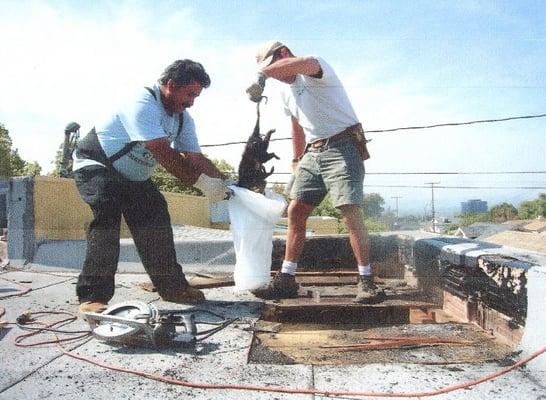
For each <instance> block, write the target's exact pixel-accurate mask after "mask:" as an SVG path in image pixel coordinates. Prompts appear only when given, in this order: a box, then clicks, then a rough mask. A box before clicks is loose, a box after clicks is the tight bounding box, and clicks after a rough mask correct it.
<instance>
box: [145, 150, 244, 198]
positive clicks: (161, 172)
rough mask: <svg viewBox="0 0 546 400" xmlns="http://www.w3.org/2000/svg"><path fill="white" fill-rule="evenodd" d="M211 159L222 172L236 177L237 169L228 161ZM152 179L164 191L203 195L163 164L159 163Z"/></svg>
mask: <svg viewBox="0 0 546 400" xmlns="http://www.w3.org/2000/svg"><path fill="white" fill-rule="evenodd" d="M211 161H212V162H213V163H214V165H216V168H218V169H219V170H220V171H221V172H222V173H224V174H226V175H227V176H229V177H230V178H231V179H234V177H235V169H234V168H233V167H232V166H231V165H230V164H229V163H228V162H227V161H225V160H216V159H213V160H211ZM152 181H153V182H154V183H155V184H156V185H157V187H158V188H159V190H161V191H163V192H173V193H184V194H191V195H194V196H202V195H203V194H202V193H201V191H200V190H198V189H195V188H194V187H193V186H191V185H185V184H184V183H182V182H181V181H180V180H178V179H177V178H175V177H174V176H172V175H171V174H170V173H168V172H167V171H166V170H165V168H163V167H162V166H161V165H158V166H157V168H156V169H155V171H154V173H153V174H152Z"/></svg>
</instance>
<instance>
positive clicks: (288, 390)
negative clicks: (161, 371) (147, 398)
mask: <svg viewBox="0 0 546 400" xmlns="http://www.w3.org/2000/svg"><path fill="white" fill-rule="evenodd" d="M33 314H34V315H37V314H41V315H44V314H63V315H69V316H71V317H69V318H67V319H64V320H61V321H57V322H53V323H51V324H46V323H43V322H38V321H36V320H28V322H30V324H38V325H41V326H42V327H45V329H44V331H48V328H51V327H57V328H58V327H61V326H64V325H66V323H69V322H70V321H73V320H74V319H75V318H77V317H76V316H74V315H73V314H71V313H69V312H66V311H58V312H55V311H53V312H50V311H46V312H37V313H33ZM28 317H30V315H28ZM49 330H50V331H51V333H53V334H54V335H55V336H56V338H57V340H52V341H44V342H35V343H30V344H28V345H24V344H23V343H22V341H23V340H24V339H26V338H28V337H30V336H34V335H36V334H38V333H39V331H35V332H32V333H28V334H25V335H20V336H19V337H17V338H16V339H15V342H16V346H23V347H30V346H37V345H41V344H48V343H56V344H57V346H59V348H60V350H61V352H62V353H63V354H65V355H67V356H69V357H72V358H75V359H77V360H81V361H85V362H87V363H89V364H92V365H96V366H98V367H101V368H105V369H109V370H111V371H117V372H124V373H127V374H132V375H136V376H141V377H144V378H147V379H151V380H155V381H158V382H163V383H168V384H171V385H178V386H185V387H189V388H195V389H228V390H247V391H257V392H270V393H290V394H312V395H321V396H327V397H432V396H438V395H440V394H445V393H449V392H453V391H455V390H459V389H466V388H469V387H472V386H476V385H479V384H480V383H483V382H486V381H489V380H492V379H495V378H498V377H499V376H501V375H504V374H506V373H508V372H510V371H512V370H514V369H516V368H519V367H521V366H523V365H525V364H527V363H528V362H529V361H531V360H533V359H535V358H537V357H538V356H540V355H541V354H544V353H546V347H543V348H542V349H540V350H538V351H536V352H534V353H532V354H530V355H529V356H527V357H525V358H523V359H521V360H519V361H518V362H516V363H515V364H514V365H511V366H509V367H506V368H503V369H501V370H498V371H495V372H492V373H490V374H488V375H485V376H483V377H481V378H478V379H475V380H473V381H469V382H464V383H460V384H457V385H452V386H447V387H444V388H441V389H436V390H431V391H428V392H398V393H387V392H350V391H341V390H319V389H291V388H283V387H270V386H255V385H233V384H211V383H197V382H190V381H183V380H179V379H174V378H168V377H165V376H161V375H154V374H151V373H148V372H142V371H136V370H131V369H127V368H122V367H116V366H113V365H109V364H105V363H101V362H98V361H95V360H92V359H90V358H88V357H85V356H82V355H80V354H77V353H73V352H71V351H68V350H66V349H65V348H64V347H63V346H62V345H61V342H63V341H68V340H77V339H81V338H83V337H86V336H89V334H90V332H89V331H87V332H85V331H74V332H70V333H79V334H82V333H83V335H81V336H78V337H71V338H67V339H62V340H60V339H59V338H58V337H57V335H56V333H55V331H54V330H52V329H49Z"/></svg>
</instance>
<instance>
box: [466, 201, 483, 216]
mask: <svg viewBox="0 0 546 400" xmlns="http://www.w3.org/2000/svg"><path fill="white" fill-rule="evenodd" d="M486 212H487V201H482V200H480V199H472V200H468V201H463V202H462V203H461V213H462V214H470V213H472V214H478V213H486Z"/></svg>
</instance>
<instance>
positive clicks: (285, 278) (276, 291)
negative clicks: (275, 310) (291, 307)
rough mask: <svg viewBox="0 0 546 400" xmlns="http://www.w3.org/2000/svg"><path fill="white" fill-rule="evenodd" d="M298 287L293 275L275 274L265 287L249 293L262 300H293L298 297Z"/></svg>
mask: <svg viewBox="0 0 546 400" xmlns="http://www.w3.org/2000/svg"><path fill="white" fill-rule="evenodd" d="M299 287H300V285H298V284H297V283H296V278H295V277H294V275H290V274H284V273H282V272H277V274H276V275H275V277H274V278H273V279H272V280H271V282H269V284H268V285H267V286H266V287H264V288H259V289H255V290H252V291H251V292H252V294H253V295H254V296H256V297H259V298H260V299H264V300H277V299H293V298H296V297H298V289H299Z"/></svg>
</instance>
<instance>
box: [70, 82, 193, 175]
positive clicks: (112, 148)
mask: <svg viewBox="0 0 546 400" xmlns="http://www.w3.org/2000/svg"><path fill="white" fill-rule="evenodd" d="M152 90H153V91H154V93H155V95H156V98H157V100H156V99H155V98H154V96H152V94H151V93H150V92H149V91H148V90H147V89H145V88H142V92H141V94H140V96H139V97H138V98H137V100H136V101H134V102H132V103H130V104H128V105H125V106H124V107H122V109H121V110H120V111H119V112H118V113H116V114H114V115H113V116H112V117H111V118H110V119H108V120H107V121H105V122H104V123H100V124H97V126H96V127H95V131H96V133H97V137H98V139H99V143H100V144H101V146H102V149H103V150H104V152H105V153H106V155H107V156H108V157H111V156H113V155H114V154H116V153H117V152H118V151H120V150H121V149H122V148H123V147H124V146H125V145H126V144H128V143H130V142H139V143H137V144H136V145H135V146H134V147H133V148H132V149H131V151H129V152H128V153H127V154H125V155H124V156H122V157H120V158H119V159H118V160H116V161H114V163H113V165H114V168H115V169H116V170H117V171H118V172H119V173H120V174H122V175H123V176H124V177H125V178H127V179H129V180H131V181H144V180H146V179H148V178H150V176H151V175H152V173H153V171H154V169H155V167H156V164H157V162H156V160H155V158H154V157H153V155H152V153H151V152H150V151H149V150H148V149H147V148H146V146H145V145H144V143H142V142H146V141H149V140H154V139H159V138H163V137H168V138H169V140H170V141H171V147H172V148H173V149H175V150H176V151H178V152H183V151H190V152H196V153H200V152H201V148H200V147H199V142H198V140H197V135H196V133H195V123H194V121H193V118H192V117H191V116H190V114H189V113H188V112H187V111H186V110H185V111H184V112H183V121H184V122H183V125H182V131H181V132H180V134H179V135H177V134H178V127H179V114H173V115H169V114H168V113H167V111H166V110H165V108H164V107H163V103H161V100H160V93H159V86H158V85H154V86H153V87H152ZM88 165H102V164H100V163H98V162H97V161H94V160H86V159H78V158H77V157H76V152H74V166H73V170H74V171H76V170H77V169H79V168H82V167H84V166H88Z"/></svg>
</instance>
